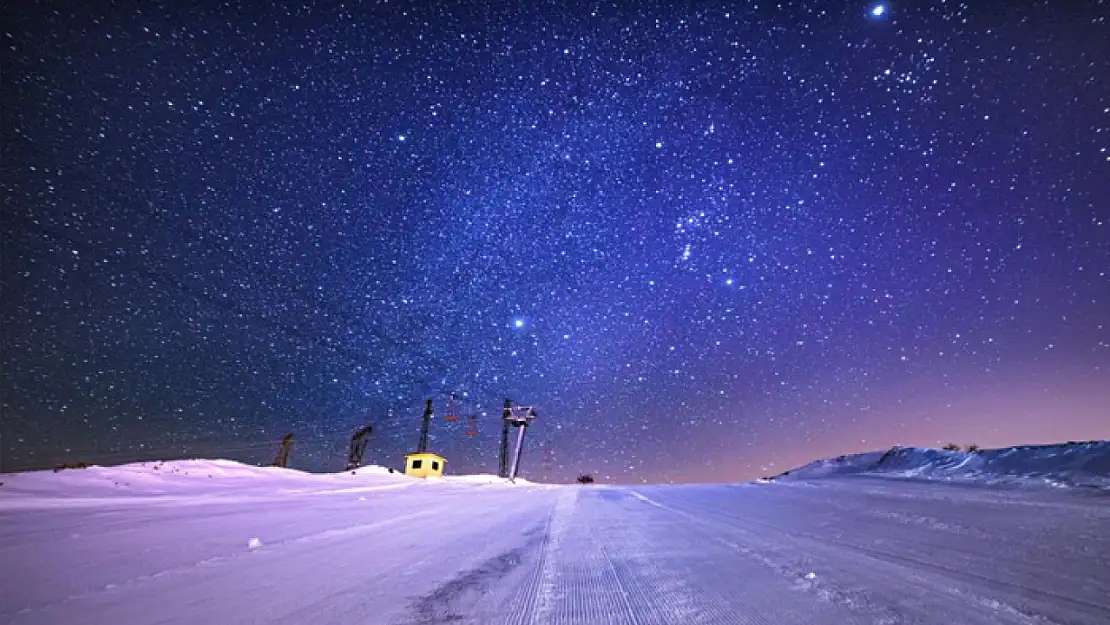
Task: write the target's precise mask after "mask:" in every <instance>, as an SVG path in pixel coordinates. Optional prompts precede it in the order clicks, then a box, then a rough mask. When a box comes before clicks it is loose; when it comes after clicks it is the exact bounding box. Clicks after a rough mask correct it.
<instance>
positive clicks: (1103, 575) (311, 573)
mask: <svg viewBox="0 0 1110 625" xmlns="http://www.w3.org/2000/svg"><path fill="white" fill-rule="evenodd" d="M1080 449H1085V450H1086V452H1085V453H1087V454H1089V455H1091V456H1092V457H1093V458H1094V459H1095V460H1090V459H1088V461H1084V460H1082V459H1081V458H1079V456H1080V455H1082V454H1081V453H1080V452H1079V451H1070V452H1069V453H1067V454H1056V455H1055V456H1053V457H1055V458H1056V460H1055V461H1054V462H1055V463H1057V465H1059V466H1063V465H1065V464H1066V465H1067V466H1068V467H1072V469H1068V471H1063V470H1062V469H1061V470H1057V471H1056V473H1069V476H1070V477H1069V479H1070V480H1071V481H1072V482H1075V481H1076V480H1077V478H1076V476H1077V475H1080V474H1082V475H1086V476H1093V475H1094V474H1095V473H1097V469H1098V467H1099V466H1102V465H1099V464H1098V462H1099V461H1097V458H1099V457H1100V456H1099V453H1101V452H1100V449H1099V446H1097V445H1095V446H1088V447H1084V448H1080ZM1046 453H1047V452H1046ZM1022 454H1025V455H1026V456H1028V453H1027V452H1023V451H1021V450H1018V451H1014V452H1010V453H1008V454H1001V453H1000V454H998V455H1001V456H1003V457H1004V458H1007V459H1008V460H1006V462H1009V463H1017V464H1013V465H1012V466H1017V467H1019V468H1021V469H1022V470H1021V471H1011V473H1015V474H1016V473H1020V474H1022V475H1025V474H1026V472H1025V470H1026V469H1027V468H1028V466H1029V465H1028V464H1027V463H1026V462H1025V460H1024V459H1022ZM880 455H881V454H880ZM1042 455H1043V454H1042ZM992 457H993V456H988V458H992ZM926 458H929V459H933V460H937V459H940V458H947V459H948V460H946V461H945V462H946V463H947V464H944V465H943V466H951V467H956V466H961V463H962V466H963V467H964V468H963V469H961V470H972V469H973V470H974V471H978V472H979V473H978V474H980V475H987V474H988V472H986V471H985V470H984V468H983V466H985V465H990V463H989V462H986V463H985V464H984V465H980V463H978V462H975V461H974V459H972V460H968V459H967V457H962V456H960V457H957V456H952V457H951V458H949V457H948V456H934V455H932V454H927V453H919V452H917V451H913V452H907V455H906V457H904V458H902V459H901V460H900V462H901V463H902V464H897V466H898V467H899V468H898V471H902V472H904V471H916V470H920V469H921V468H922V467H923V466H924V467H925V469H926V470H924V471H919V474H921V475H931V474H933V473H935V472H936V471H938V470H939V469H937V468H935V467H939V466H941V465H940V464H938V463H937V462H934V463H932V464H926V465H923V464H922V463H921V460H922V459H926ZM872 460H874V459H872ZM949 460H950V461H951V462H950V463H949V462H948V461H949ZM1019 460H1020V461H1021V462H1019ZM911 461H912V462H911ZM930 462H932V460H930ZM938 462H939V460H938ZM1046 462H1047V461H1046ZM1085 462H1086V464H1084V463H1085ZM852 463H855V464H856V465H858V466H861V467H866V466H872V465H873V462H872V463H871V464H868V462H867V461H863V460H859V459H858V458H856V459H854V460H851V461H850V462H848V461H842V462H840V463H838V464H836V465H832V466H839V465H844V464H852ZM972 465H975V466H972ZM818 466H820V467H824V469H823V471H824V472H823V473H822V472H820V471H818V472H816V474H815V475H818V476H819V477H818V478H817V479H812V480H803V479H797V478H794V479H791V480H788V481H782V480H776V481H772V482H764V483H747V484H732V485H728V484H720V485H685V486H638V487H617V486H603V485H597V486H586V487H580V486H569V485H566V486H551V485H540V484H528V483H521V482H520V481H518V483H517V484H508V483H506V482H505V481H504V480H501V479H500V478H496V477H495V476H488V475H485V476H454V477H453V478H452V479H442V480H419V479H413V478H408V477H406V476H404V475H399V474H389V473H388V471H384V470H379V469H376V468H370V467H367V468H364V469H360V470H358V471H356V472H355V473H354V474H351V473H349V472H348V473H340V474H332V475H310V474H305V473H300V472H297V471H290V470H283V469H273V468H258V467H250V466H247V465H241V464H238V463H234V462H229V461H207V460H197V461H188V462H166V463H142V464H135V465H126V466H121V467H97V468H90V469H79V470H65V471H60V472H57V473H54V472H50V471H47V472H40V473H25V474H16V475H0V482H2V483H3V485H0V562H2V563H3V566H0V623H11V624H13V625H17V624H18V625H28V624H45V623H82V624H99V623H103V624H109V623H110V624H113V625H115V624H118V625H128V624H132V623H134V624H140V623H141V624H149V623H166V624H172V623H188V624H190V625H196V624H206V623H266V624H267V625H282V624H295V623H307V622H312V623H319V624H321V625H328V624H332V623H334V624H344V625H346V624H348V623H367V624H376V623H381V624H390V625H392V624H399V625H407V624H413V625H415V624H416V623H482V624H485V623H495V624H500V623H552V624H555V625H579V624H581V625H593V624H599V623H613V624H631V623H638V624H641V625H650V624H662V623H684V624H685V623H690V624H702V625H708V624H713V623H740V624H745V625H748V624H750V625H755V624H773V625H789V624H795V623H796V624H803V623H804V624H806V625H850V624H854V623H860V624H862V623H867V624H874V623H886V624H892V625H893V624H898V623H919V624H931V623H936V624H941V623H944V624H948V623H961V624H967V625H986V624H991V625H994V624H1008V623H1009V624H1025V625H1030V624H1034V623H1036V624H1042V625H1053V624H1063V623H1069V624H1073V623H1074V624H1080V625H1084V624H1095V623H1099V624H1103V623H1106V622H1108V618H1110V555H1108V554H1110V505H1107V503H1108V499H1107V493H1106V492H1105V491H1103V490H1101V489H1087V488H1075V487H1067V488H1024V487H1020V486H1019V485H1018V483H1016V482H1013V483H1010V482H1008V483H1004V484H998V483H990V482H991V481H992V480H993V478H989V479H988V478H984V479H983V480H980V481H972V480H971V478H966V479H964V480H963V481H960V482H951V481H938V480H935V479H917V478H913V479H898V480H894V479H888V478H883V479H880V478H878V477H874V476H872V475H870V474H867V473H865V472H862V471H856V472H854V473H853V474H852V475H848V476H841V475H837V474H836V473H835V471H830V470H827V469H828V468H829V466H830V465H828V464H820V465H818ZM998 466H1007V467H1009V466H1011V465H1008V464H1007V465H998ZM1044 466H1047V465H1044ZM1008 470H1009V469H1008ZM209 476H211V477H209ZM1061 483H1063V482H1061Z"/></svg>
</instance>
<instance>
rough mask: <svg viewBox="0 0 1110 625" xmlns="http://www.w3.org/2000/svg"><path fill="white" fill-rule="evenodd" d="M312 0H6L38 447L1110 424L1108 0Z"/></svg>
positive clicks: (384, 457) (146, 452)
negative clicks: (426, 413)
mask: <svg viewBox="0 0 1110 625" xmlns="http://www.w3.org/2000/svg"><path fill="white" fill-rule="evenodd" d="M275 4H278V5H281V6H266V5H267V3H255V2H243V3H235V2H224V3H219V4H217V3H213V2H199V3H190V2H181V3H169V4H167V3H164V2H157V1H152V2H127V1H120V2H105V1H103V0H90V1H89V2H81V3H72V2H50V1H45V2H20V3H8V4H6V5H5V6H4V8H3V11H4V16H3V19H2V20H0V24H2V26H0V32H2V34H3V64H2V67H0V70H2V71H0V74H2V80H3V84H2V93H0V97H2V146H3V158H2V171H3V176H2V192H3V207H2V208H3V212H2V213H0V224H2V244H3V248H2V252H3V256H2V261H3V262H2V266H0V269H2V284H0V287H2V289H3V290H2V292H0V315H2V316H0V322H2V324H3V328H2V348H3V354H2V355H3V362H2V365H3V369H2V371H0V393H2V397H0V409H2V414H0V418H2V422H0V434H2V436H3V438H2V441H0V448H2V452H3V457H2V459H0V462H2V466H3V468H5V469H8V470H13V469H24V468H33V467H48V466H53V465H54V464H57V463H59V462H67V461H68V462H76V461H94V462H105V463H107V462H125V461H131V460H137V459H147V458H170V457H182V456H190V455H194V456H196V455H200V456H222V457H230V458H234V459H239V460H244V461H249V462H264V461H267V460H269V459H271V458H272V456H273V454H274V453H275V452H276V449H277V441H278V440H279V439H280V438H281V437H282V436H283V435H284V434H285V433H286V432H293V433H294V434H295V435H296V437H297V444H296V445H297V446H296V448H295V450H294V452H293V461H292V466H294V467H298V468H303V469H309V470H335V469H337V468H340V466H341V464H342V462H343V454H344V452H345V448H346V441H347V438H348V437H349V436H350V434H351V433H352V432H354V431H355V430H356V429H357V428H358V427H359V426H361V425H363V424H365V423H373V424H374V426H375V431H374V434H373V437H372V440H371V443H370V447H369V449H368V452H367V460H368V461H369V462H372V463H377V464H385V465H392V466H399V465H400V463H401V455H402V454H403V453H404V452H407V451H411V450H412V448H414V447H415V445H416V442H417V437H418V433H419V417H420V414H421V412H422V408H423V400H424V399H425V398H427V397H431V398H433V400H434V401H435V402H436V408H437V417H436V419H435V421H434V422H433V426H432V444H431V446H432V449H433V450H435V451H439V452H441V453H443V454H444V455H445V456H446V457H447V458H448V460H449V465H448V469H449V471H453V472H493V471H495V467H496V458H497V436H498V433H499V425H500V424H499V421H498V420H499V416H500V406H501V403H502V402H503V400H504V398H506V397H508V398H512V399H513V400H514V401H516V402H518V403H521V404H527V405H534V406H535V407H536V410H537V412H538V414H539V418H537V420H536V422H535V425H534V426H533V427H532V428H531V430H530V432H529V441H528V442H529V446H528V449H527V450H526V452H525V461H524V462H525V464H524V468H523V472H524V473H525V474H526V475H527V476H529V477H532V478H534V479H550V480H572V479H573V478H574V477H575V476H577V475H578V474H580V473H587V472H588V473H592V474H594V475H595V476H597V478H598V479H599V480H600V481H609V482H640V481H649V482H656V481H713V480H739V479H749V478H754V477H758V476H760V475H765V474H769V473H778V472H781V471H782V470H785V469H787V468H790V467H791V466H795V465H798V464H801V463H804V462H808V461H810V460H812V459H815V458H819V457H826V456H831V455H838V454H842V453H850V452H856V451H865V450H871V449H879V448H883V447H888V446H890V445H892V444H916V445H939V444H941V443H945V442H958V443H972V442H974V443H978V444H980V445H983V446H988V447H989V446H1002V445H1010V444H1018V443H1047V442H1058V441H1066V440H1071V439H1075V440H1080V439H1083V440H1086V439H1093V438H1108V437H1110V408H1108V407H1110V4H1108V3H1107V2H1104V1H1098V2H1047V1H1045V2H1020V3H1014V2H1002V3H995V2H990V3H987V2H958V1H952V0H947V1H945V0H938V1H935V2H908V1H907V2H891V3H887V4H868V3H861V2H852V1H848V2H781V3H777V2H759V3H743V2H719V1H718V2H700V1H697V0H694V1H691V2H684V3H674V2H656V1H653V0H647V1H640V0H637V1H632V0H618V1H617V2H592V3H587V2H575V1H573V0H571V1H568V2H555V1H549V2H542V3H541V2H534V3H523V2H501V1H492V0H491V1H481V0H478V1H473V2H472V1H469V0H468V1H466V2H447V1H438V2H430V1H423V2H415V1H405V0H389V1H385V0H383V1H380V2H373V3H358V2H345V3H338V2H313V3H305V4H297V3H275ZM450 393H456V394H457V395H458V397H459V398H460V402H459V407H458V409H457V412H458V414H460V415H462V416H463V418H462V419H459V420H458V421H447V420H446V419H444V416H445V412H446V408H447V405H446V403H447V397H448V396H449V394H450ZM471 415H473V416H474V417H476V421H475V422H476V424H477V428H478V431H479V434H478V435H477V436H474V437H467V436H466V435H465V434H464V432H465V430H466V429H467V427H468V422H469V421H468V419H467V417H468V416H471Z"/></svg>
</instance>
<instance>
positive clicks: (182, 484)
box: [0, 459, 529, 510]
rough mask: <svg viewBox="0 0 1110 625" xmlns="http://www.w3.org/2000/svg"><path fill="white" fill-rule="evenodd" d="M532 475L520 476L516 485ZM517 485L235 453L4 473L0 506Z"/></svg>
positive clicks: (472, 477) (0, 476) (191, 500)
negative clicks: (236, 457)
mask: <svg viewBox="0 0 1110 625" xmlns="http://www.w3.org/2000/svg"><path fill="white" fill-rule="evenodd" d="M526 484H529V482H527V481H525V480H521V479H518V480H517V481H516V485H526ZM437 485H439V486H442V487H452V486H453V487H464V486H482V485H512V484H509V482H508V481H507V480H505V479H503V478H499V477H497V476H495V475H457V476H444V477H442V478H437V479H433V480H424V479H420V478H413V477H409V476H407V475H405V474H403V473H400V472H391V471H390V470H389V469H387V468H385V467H380V466H373V465H371V466H364V467H359V468H358V469H355V470H353V471H342V472H339V473H306V472H304V471H297V470H294V469H283V468H278V467H258V466H253V465H249V464H243V463H241V462H235V461H233V460H199V459H198V460H174V461H157V462H136V463H132V464H123V465H118V466H109V467H102V466H96V465H94V466H89V467H84V468H71V469H60V470H46V471H27V472H23V473H11V474H0V510H2V509H4V508H11V507H28V506H31V507H37V506H41V505H49V506H66V505H100V504H103V503H106V502H111V503H120V504H142V503H152V502H177V503H181V502H188V503H205V502H215V501H224V502H226V501H229V500H236V501H251V500H260V499H268V498H273V497H281V496H290V495H294V496H295V495H324V494H334V493H359V492H370V491H379V490H393V489H398V488H408V487H431V488H435V487H436V486H437Z"/></svg>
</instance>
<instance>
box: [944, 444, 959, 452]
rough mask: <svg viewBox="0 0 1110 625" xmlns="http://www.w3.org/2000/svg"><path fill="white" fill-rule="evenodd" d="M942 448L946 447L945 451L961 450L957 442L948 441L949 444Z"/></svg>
mask: <svg viewBox="0 0 1110 625" xmlns="http://www.w3.org/2000/svg"><path fill="white" fill-rule="evenodd" d="M942 449H944V451H959V450H960V446H959V445H957V444H956V443H948V444H947V445H945V446H944V447H942Z"/></svg>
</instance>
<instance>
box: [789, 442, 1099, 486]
mask: <svg viewBox="0 0 1110 625" xmlns="http://www.w3.org/2000/svg"><path fill="white" fill-rule="evenodd" d="M849 475H872V476H882V477H893V478H903V479H920V480H947V481H962V482H979V483H990V484H1000V483H1021V484H1032V483H1036V484H1045V485H1050V486H1062V487H1069V486H1087V487H1094V488H1110V440H1102V441H1087V442H1071V443H1062V444H1058V445H1021V446H1017V447H1004V448H1001V449H983V450H978V451H949V450H943V449H930V448H927V447H892V448H890V449H889V450H887V451H872V452H867V453H862V454H852V455H847V456H840V457H837V458H830V459H826V460H818V461H816V462H811V463H809V464H807V465H805V466H802V467H799V468H797V469H793V470H791V471H787V472H786V473H783V474H781V475H778V476H776V477H775V478H773V479H775V480H809V479H815V478H823V477H834V476H849Z"/></svg>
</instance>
